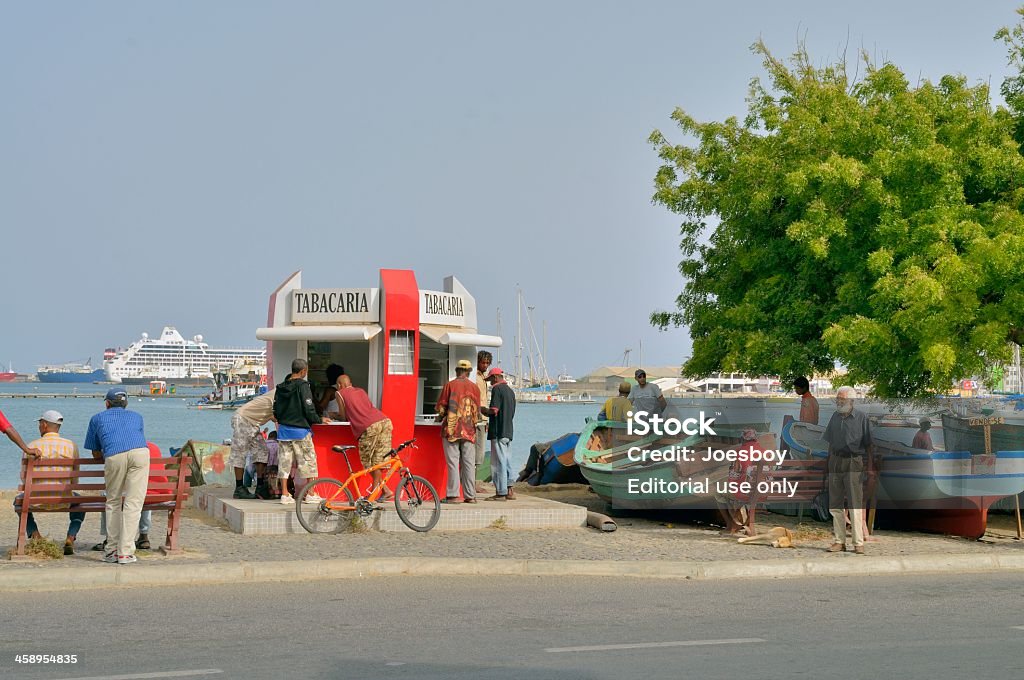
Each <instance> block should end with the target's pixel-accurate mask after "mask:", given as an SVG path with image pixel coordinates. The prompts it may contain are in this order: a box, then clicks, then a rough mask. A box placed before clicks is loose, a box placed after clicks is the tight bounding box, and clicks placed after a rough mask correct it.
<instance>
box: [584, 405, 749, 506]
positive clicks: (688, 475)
mask: <svg viewBox="0 0 1024 680" xmlns="http://www.w3.org/2000/svg"><path fill="white" fill-rule="evenodd" d="M738 442H739V438H738V437H723V436H715V437H701V436H697V435H694V436H691V437H682V436H664V435H649V436H646V437H641V436H638V435H631V434H629V433H628V432H627V429H626V423H618V422H613V421H608V420H598V421H593V422H590V423H588V424H587V426H586V427H585V428H584V429H583V431H582V432H581V433H580V437H579V440H578V441H577V442H576V449H575V454H574V459H575V461H576V464H577V465H578V466H579V468H580V471H581V472H582V473H583V476H584V477H586V479H587V482H589V483H590V486H591V487H592V488H593V489H594V492H595V493H596V494H597V495H598V496H599V497H601V498H602V499H603V500H605V501H607V502H608V503H610V504H611V505H612V506H613V507H615V508H617V509H630V510H651V509H687V508H690V509H695V508H703V509H713V508H715V507H717V506H716V503H715V497H714V490H715V484H716V482H718V481H724V480H726V479H727V477H728V473H729V466H730V463H729V462H724V461H723V462H705V461H702V460H700V458H701V456H700V455H696V456H693V458H695V460H691V461H683V460H679V461H659V462H651V461H642V462H641V461H632V460H630V458H629V455H628V454H629V451H630V449H632V448H633V447H640V448H641V449H650V450H660V451H668V450H670V449H672V447H683V446H685V447H687V448H689V449H695V450H697V452H698V454H699V453H700V452H701V451H703V450H705V449H706V448H707V447H708V446H711V447H713V448H734V447H735V446H736V445H737V444H738ZM631 480H639V481H648V480H650V481H652V482H653V483H654V485H655V486H656V487H664V486H666V485H669V484H672V483H675V485H679V484H681V483H684V482H691V484H690V486H689V488H688V489H684V490H678V491H671V492H659V491H650V492H644V491H642V490H639V489H638V486H639V482H638V481H634V482H632V485H633V489H634V491H632V492H631V490H630V487H631ZM693 483H698V484H699V483H705V484H706V487H705V488H704V489H703V490H701V488H700V487H699V486H696V487H695V486H693Z"/></svg>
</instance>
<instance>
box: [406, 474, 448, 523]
mask: <svg viewBox="0 0 1024 680" xmlns="http://www.w3.org/2000/svg"><path fill="white" fill-rule="evenodd" d="M395 510H397V511H398V516H399V517H400V518H401V520H402V522H404V523H405V526H407V527H409V528H410V529H412V530H413V531H430V530H431V529H433V528H434V525H435V524H437V520H438V519H440V518H441V499H440V498H438V497H437V492H436V491H434V487H433V486H431V485H430V482H428V481H427V480H425V479H423V478H422V477H417V476H416V475H410V476H408V477H406V478H405V479H403V480H402V483H401V484H399V485H398V488H397V489H395Z"/></svg>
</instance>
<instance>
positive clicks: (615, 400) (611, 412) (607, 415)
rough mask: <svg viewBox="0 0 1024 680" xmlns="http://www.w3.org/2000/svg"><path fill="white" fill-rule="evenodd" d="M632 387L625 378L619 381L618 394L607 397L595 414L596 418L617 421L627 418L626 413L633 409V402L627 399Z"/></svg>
mask: <svg viewBox="0 0 1024 680" xmlns="http://www.w3.org/2000/svg"><path fill="white" fill-rule="evenodd" d="M632 387H633V386H632V385H630V384H629V383H628V382H627V381H625V380H623V381H622V382H620V383H619V396H617V397H608V400H607V401H606V402H604V406H602V407H601V411H600V413H598V414H597V419H598V420H614V421H616V422H619V423H624V422H626V421H627V420H629V416H627V415H626V414H627V413H629V412H630V411H632V410H633V403H632V402H631V401H630V400H629V391H630V390H631V389H632Z"/></svg>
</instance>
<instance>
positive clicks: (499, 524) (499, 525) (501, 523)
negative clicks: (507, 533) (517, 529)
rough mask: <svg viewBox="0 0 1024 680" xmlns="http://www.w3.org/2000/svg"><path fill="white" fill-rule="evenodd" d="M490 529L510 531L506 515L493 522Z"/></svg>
mask: <svg viewBox="0 0 1024 680" xmlns="http://www.w3.org/2000/svg"><path fill="white" fill-rule="evenodd" d="M490 528H491V529H498V530H505V529H508V528H509V526H508V520H507V519H505V515H502V516H501V517H499V518H498V519H496V520H494V521H493V522H491V524H490Z"/></svg>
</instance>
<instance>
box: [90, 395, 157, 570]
mask: <svg viewBox="0 0 1024 680" xmlns="http://www.w3.org/2000/svg"><path fill="white" fill-rule="evenodd" d="M105 403H106V405H107V409H106V410H105V411H103V412H101V413H97V414H96V415H94V416H93V417H92V418H91V419H90V420H89V429H88V430H87V431H86V433H85V448H87V449H90V450H92V456H93V458H95V459H96V460H102V461H103V478H104V482H105V483H106V487H107V512H106V516H107V517H106V519H107V546H108V549H109V552H108V553H107V554H106V555H105V556H104V557H103V561H104V562H111V563H116V564H131V563H132V562H135V561H136V559H135V529H136V528H137V527H138V526H139V516H140V515H141V514H142V506H143V504H144V503H145V500H146V485H147V483H148V481H149V449H147V448H146V434H145V432H144V431H143V427H142V416H140V415H139V414H138V413H135V412H134V411H129V410H128V409H127V408H126V407H127V406H128V393H127V392H126V391H125V390H124V388H123V387H111V388H110V389H109V390H108V391H107V396H106V401H105ZM122 497H123V498H124V500H123V505H122Z"/></svg>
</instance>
